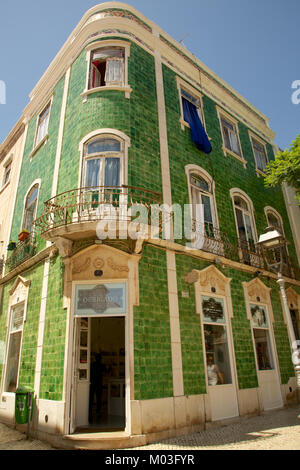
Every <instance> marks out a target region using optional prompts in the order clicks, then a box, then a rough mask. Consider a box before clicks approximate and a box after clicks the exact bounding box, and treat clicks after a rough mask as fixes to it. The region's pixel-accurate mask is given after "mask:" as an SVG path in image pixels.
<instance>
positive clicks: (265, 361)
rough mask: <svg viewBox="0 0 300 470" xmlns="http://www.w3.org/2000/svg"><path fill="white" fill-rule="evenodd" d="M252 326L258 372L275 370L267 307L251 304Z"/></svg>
mask: <svg viewBox="0 0 300 470" xmlns="http://www.w3.org/2000/svg"><path fill="white" fill-rule="evenodd" d="M250 312H251V324H252V329H253V337H254V344H255V350H256V360H257V367H258V370H272V369H274V361H273V356H272V348H271V344H270V332H269V324H268V315H267V309H266V307H265V306H262V305H258V304H255V305H254V304H250Z"/></svg>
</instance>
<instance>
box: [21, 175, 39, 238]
mask: <svg viewBox="0 0 300 470" xmlns="http://www.w3.org/2000/svg"><path fill="white" fill-rule="evenodd" d="M38 192H39V185H38V184H35V185H34V186H33V187H32V188H31V189H30V191H29V193H28V195H27V197H26V200H25V208H24V216H23V224H22V228H24V229H25V230H27V231H28V232H29V233H31V232H32V230H33V221H34V219H35V213H36V207H37V198H38Z"/></svg>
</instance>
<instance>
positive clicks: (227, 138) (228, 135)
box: [217, 106, 247, 168]
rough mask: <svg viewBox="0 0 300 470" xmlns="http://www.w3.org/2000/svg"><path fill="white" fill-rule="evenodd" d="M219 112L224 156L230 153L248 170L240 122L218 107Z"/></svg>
mask: <svg viewBox="0 0 300 470" xmlns="http://www.w3.org/2000/svg"><path fill="white" fill-rule="evenodd" d="M217 112H218V117H219V122H220V128H221V134H222V140H223V147H222V148H223V152H224V155H227V154H228V153H229V154H230V155H232V156H233V157H235V158H236V159H237V160H239V161H241V162H242V163H243V164H244V167H245V168H246V165H247V161H246V160H245V159H244V158H243V153H242V147H241V142H240V137H239V127H238V122H237V121H236V120H235V119H234V118H233V117H232V116H230V115H228V114H227V113H225V111H223V110H222V109H221V108H219V107H218V106H217Z"/></svg>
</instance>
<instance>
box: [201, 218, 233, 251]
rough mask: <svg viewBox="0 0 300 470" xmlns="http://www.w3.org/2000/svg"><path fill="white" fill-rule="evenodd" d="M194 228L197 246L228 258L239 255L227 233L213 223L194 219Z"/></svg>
mask: <svg viewBox="0 0 300 470" xmlns="http://www.w3.org/2000/svg"><path fill="white" fill-rule="evenodd" d="M192 230H193V232H194V240H193V244H194V247H195V248H198V249H201V250H203V251H207V252H208V253H213V254H215V255H219V256H224V257H225V258H228V259H235V258H236V257H237V251H236V248H235V247H234V246H233V245H232V244H231V243H230V242H229V239H228V237H227V235H226V233H225V232H223V231H222V230H220V229H218V228H216V227H214V225H213V224H212V223H209V222H204V223H200V222H198V221H196V220H194V219H193V220H192Z"/></svg>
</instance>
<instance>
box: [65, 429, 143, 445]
mask: <svg viewBox="0 0 300 470" xmlns="http://www.w3.org/2000/svg"><path fill="white" fill-rule="evenodd" d="M146 443H147V442H146V436H145V435H143V434H141V435H136V436H130V435H129V434H127V433H126V432H124V431H117V432H95V433H90V432H89V433H81V434H68V435H65V436H63V437H62V438H61V439H60V440H59V441H57V442H56V444H57V446H58V447H59V448H62V449H74V450H75V449H81V450H109V449H124V448H131V447H140V446H144V445H146Z"/></svg>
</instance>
